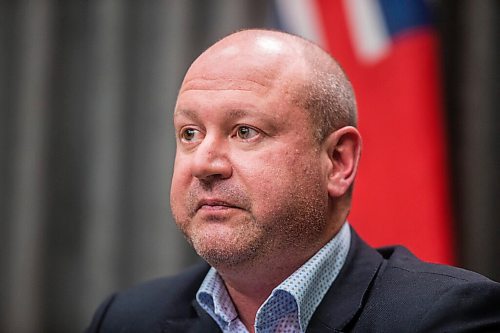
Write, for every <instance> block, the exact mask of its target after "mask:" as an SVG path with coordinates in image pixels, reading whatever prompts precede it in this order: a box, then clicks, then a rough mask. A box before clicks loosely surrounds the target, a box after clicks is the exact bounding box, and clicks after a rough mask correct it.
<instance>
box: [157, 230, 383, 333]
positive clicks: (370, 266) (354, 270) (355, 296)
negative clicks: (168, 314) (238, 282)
mask: <svg viewBox="0 0 500 333" xmlns="http://www.w3.org/2000/svg"><path fill="white" fill-rule="evenodd" d="M382 262H383V258H382V256H381V255H380V254H379V253H378V252H377V251H376V250H375V249H373V248H371V247H370V246H368V245H367V244H366V243H365V242H364V241H363V240H362V239H361V238H360V237H359V236H358V235H357V234H356V232H355V231H354V230H353V229H352V228H351V248H350V249H349V254H348V255H347V258H346V262H345V264H344V267H343V268H342V270H341V271H340V273H339V275H338V276H337V278H336V279H335V281H334V283H333V285H332V286H331V287H330V289H329V290H328V292H327V293H326V295H325V297H324V299H323V301H322V302H321V303H320V305H319V306H318V308H317V309H316V311H315V313H314V314H313V317H312V318H311V321H310V322H309V326H308V328H307V333H314V332H343V331H344V330H348V329H349V328H350V325H351V324H353V323H354V320H355V319H356V318H357V317H358V316H359V313H360V310H361V309H362V307H363V306H364V303H365V298H366V295H367V294H368V292H369V291H370V288H371V286H372V284H373V281H374V280H375V277H376V276H377V272H378V271H379V268H380V266H381V264H382ZM201 267H202V269H201V270H200V271H201V274H200V276H199V278H198V279H200V278H201V279H202V278H203V277H204V276H205V275H206V272H207V271H208V269H209V266H208V265H206V264H205V265H202V266H201ZM195 287H196V288H198V287H199V283H198V284H197V285H196V286H195ZM196 288H195V289H196ZM193 290H194V289H193ZM195 293H196V292H194V294H195ZM192 307H193V312H192V314H191V316H189V317H188V318H176V319H169V320H167V321H166V323H165V324H166V326H165V327H164V332H189V333H202V332H220V329H219V327H218V325H217V323H216V322H215V321H213V319H212V318H211V317H210V315H209V314H208V313H206V312H205V311H204V310H203V309H202V308H201V306H200V305H199V304H198V302H197V301H196V298H194V297H193V301H192Z"/></svg>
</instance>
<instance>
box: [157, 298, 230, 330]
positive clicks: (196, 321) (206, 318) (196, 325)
mask: <svg viewBox="0 0 500 333" xmlns="http://www.w3.org/2000/svg"><path fill="white" fill-rule="evenodd" d="M192 306H193V308H194V312H193V315H192V316H191V317H189V318H173V319H168V320H167V321H166V322H165V323H164V326H163V330H162V332H164V333H167V332H168V333H212V332H214V333H215V332H221V330H220V328H219V326H218V325H217V323H216V322H215V321H214V320H213V319H212V317H210V315H209V314H208V313H206V312H205V311H204V310H203V309H202V308H201V307H200V305H199V304H198V302H197V301H196V300H193V302H192Z"/></svg>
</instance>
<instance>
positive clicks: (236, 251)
mask: <svg viewBox="0 0 500 333" xmlns="http://www.w3.org/2000/svg"><path fill="white" fill-rule="evenodd" d="M233 53H234V50H233ZM237 53H238V52H237ZM212 58H215V60H213V59H212ZM269 58H271V59H272V55H271V56H270V55H269V54H265V55H263V57H262V59H259V54H257V55H255V56H253V57H252V56H250V57H249V56H242V55H238V54H237V55H234V54H230V55H229V56H227V55H226V57H225V56H224V53H223V55H222V56H218V57H210V56H209V57H208V60H202V61H198V63H195V65H193V66H192V68H191V69H190V71H189V72H188V74H187V75H186V78H185V80H184V83H183V85H182V87H181V90H180V93H179V96H178V100H177V105H176V109H175V113H174V125H175V130H176V136H177V153H176V158H175V166H174V174H173V179H172V188H171V207H172V212H173V214H174V218H175V220H176V223H177V224H178V226H179V227H180V229H181V230H182V231H183V233H184V234H185V235H186V237H187V238H188V240H189V241H190V242H191V243H192V245H193V246H194V248H195V249H196V251H197V252H198V254H200V255H201V256H202V257H204V258H205V259H206V260H207V261H208V262H209V263H210V264H212V265H214V266H216V267H217V266H221V265H226V266H234V265H238V264H240V263H243V262H251V261H252V260H256V259H257V258H261V259H265V258H269V256H270V255H274V256H276V255H279V254H283V255H286V254H290V253H295V252H297V251H298V250H302V249H304V248H306V247H308V246H311V244H314V243H315V242H318V241H319V238H321V237H320V236H319V235H321V234H322V233H324V230H325V227H326V223H327V222H326V220H327V206H328V192H327V189H326V175H325V171H324V170H325V168H324V165H325V163H324V161H323V160H324V159H323V157H322V154H321V150H320V147H319V145H318V144H317V143H316V142H315V141H314V139H313V137H312V135H311V133H312V131H311V127H310V122H309V120H308V118H307V115H306V113H305V112H304V111H303V110H301V109H300V108H299V107H297V106H294V105H292V103H290V101H289V100H290V96H289V93H288V92H287V91H289V90H290V89H291V86H290V84H291V82H293V80H298V78H297V77H296V75H295V76H294V75H291V74H290V73H284V70H285V69H286V67H284V66H283V64H282V63H281V62H282V61H281V60H279V57H276V59H277V60H271V64H270V65H269V66H268V67H264V69H263V67H262V64H263V63H264V62H265V61H268V62H269V61H270V60H269ZM214 61H215V62H214ZM235 63H237V64H238V65H234V64H235ZM285 63H286V62H285Z"/></svg>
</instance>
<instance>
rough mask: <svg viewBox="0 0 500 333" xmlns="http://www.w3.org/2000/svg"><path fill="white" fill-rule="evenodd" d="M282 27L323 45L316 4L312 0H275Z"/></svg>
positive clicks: (323, 39)
mask: <svg viewBox="0 0 500 333" xmlns="http://www.w3.org/2000/svg"><path fill="white" fill-rule="evenodd" d="M275 3H276V7H277V9H278V13H279V16H280V19H281V21H282V23H283V25H284V27H283V28H284V29H285V30H286V31H288V32H291V33H294V34H296V35H299V36H302V37H305V38H307V39H309V40H311V41H313V42H316V43H318V44H319V45H321V46H323V47H325V46H326V45H325V37H324V35H323V32H322V31H323V30H322V29H321V26H320V17H319V13H318V9H317V6H316V5H315V3H314V1H312V0H276V1H275Z"/></svg>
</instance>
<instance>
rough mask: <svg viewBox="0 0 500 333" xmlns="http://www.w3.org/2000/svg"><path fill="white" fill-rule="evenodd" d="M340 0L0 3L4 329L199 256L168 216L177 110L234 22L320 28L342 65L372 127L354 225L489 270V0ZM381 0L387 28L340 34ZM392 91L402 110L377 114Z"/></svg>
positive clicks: (496, 118)
mask: <svg viewBox="0 0 500 333" xmlns="http://www.w3.org/2000/svg"><path fill="white" fill-rule="evenodd" d="M346 3H347V1H341V0H331V1H328V0H325V1H321V0H317V1H303V0H282V1H271V0H269V1H267V0H205V1H197V0H164V1H159V0H148V1H118V0H102V1H97V0H89V1H76V0H69V1H68V0H66V1H62V0H61V1H56V0H38V1H35V0H34V1H9V0H3V1H1V2H0V244H1V247H0V249H1V251H0V269H1V271H0V272H1V273H0V332H79V331H82V330H83V329H84V328H85V327H86V325H87V324H88V323H89V321H90V319H91V316H92V313H93V311H94V310H95V308H96V307H97V305H98V304H99V303H100V301H102V300H103V299H104V297H105V296H106V295H108V294H109V293H111V292H113V291H116V290H119V289H123V288H126V287H128V286H131V285H132V284H135V283H138V282H140V281H143V280H146V279H150V278H153V277H157V276H163V275H169V274H174V273H176V272H178V271H180V270H181V269H182V268H184V267H186V266H187V265H190V264H192V263H194V262H196V261H197V260H198V259H197V257H196V255H195V254H194V253H193V252H192V250H191V249H190V248H189V247H188V245H187V244H186V243H185V241H184V239H183V237H182V236H181V234H180V232H178V231H177V229H176V228H175V226H174V223H173V221H172V218H171V215H170V209H169V187H170V177H171V173H172V165H173V159H174V154H175V138H174V132H173V129H172V121H171V113H172V110H173V107H174V104H175V98H176V94H177V90H178V87H179V85H180V83H181V80H182V77H183V74H184V72H185V71H186V69H187V68H188V66H189V64H190V63H191V62H192V61H193V60H194V59H195V58H196V56H197V55H199V53H200V52H202V51H203V50H204V49H206V48H207V47H208V46H209V45H211V44H212V43H213V42H215V41H216V40H218V39H219V38H221V37H223V36H224V35H226V34H228V33H230V32H233V31H235V30H238V29H241V28H252V27H273V28H276V27H279V28H280V29H286V30H288V31H292V32H295V33H297V34H301V35H304V36H306V37H308V38H311V39H317V41H318V43H321V44H322V45H323V46H324V47H325V48H326V49H327V50H329V51H331V52H332V53H333V54H334V55H335V56H336V57H337V58H338V59H339V60H340V61H341V63H342V65H344V68H345V69H346V72H347V73H348V74H349V75H350V76H351V79H352V81H353V85H354V87H355V90H356V93H357V95H358V98H359V114H360V128H361V131H362V133H366V136H365V155H366V158H365V156H363V159H362V165H363V163H364V164H365V165H366V166H362V169H361V170H360V172H361V175H360V178H362V179H360V180H359V189H358V188H357V189H356V191H355V197H356V195H357V196H358V197H359V199H356V200H357V201H355V204H354V209H353V213H352V217H351V219H350V220H351V223H352V224H353V225H354V226H355V227H356V228H357V230H359V231H360V233H361V235H362V237H364V238H366V239H367V240H368V241H369V242H370V243H371V244H373V245H381V244H382V243H386V242H398V243H404V244H406V245H407V246H409V247H410V248H411V249H412V250H414V251H415V252H416V253H417V254H418V255H420V256H422V257H423V258H425V259H427V260H431V261H436V262H444V263H453V264H455V265H458V266H461V267H465V268H468V269H472V270H475V271H478V272H480V273H482V274H485V275H487V276H488V277H490V278H492V279H496V280H500V262H499V260H498V258H500V241H499V236H500V228H499V226H498V225H499V223H500V210H499V207H500V200H499V198H500V186H499V184H500V179H499V178H500V112H499V110H498V107H497V104H498V102H497V99H498V95H499V94H498V93H499V92H500V90H499V85H500V62H499V61H498V59H500V52H499V51H500V50H499V49H500V43H499V42H500V40H499V37H500V2H498V1H495V0H481V1H473V0H468V1H467V0H464V1H453V0H440V1H431V2H425V3H424V2H422V1H410V0H405V1H399V0H397V1H396V0H393V1H392V5H394V4H395V3H400V4H401V3H402V4H404V6H403V8H399V9H398V10H399V11H398V10H396V11H394V10H393V11H392V12H391V10H392V9H391V8H392V7H391V0H380V1H375V0H364V1H361V0H353V1H351V4H350V5H346ZM352 4H354V5H352ZM423 5H427V6H428V7H426V10H427V12H426V13H424V14H423V12H422V10H423V9H422V8H423V7H422V6H423ZM301 6H302V7H301ZM304 6H305V7H304ZM349 6H351V7H349ZM377 6H379V7H377ZM347 7H349V8H347ZM375 7H376V8H378V12H379V14H380V13H382V14H384V15H383V17H385V19H386V21H385V22H386V23H387V22H388V23H387V25H384V27H386V29H382V30H383V31H385V34H382V35H383V36H385V37H384V38H385V39H384V38H381V37H380V36H379V37H377V36H375V35H369V36H368V37H366V36H365V37H364V39H363V38H361V40H367V41H368V44H366V45H371V46H367V47H365V46H364V45H365V44H359V40H360V39H359V38H358V39H357V41H356V42H353V41H352V40H351V41H350V42H349V40H350V39H349V38H351V37H352V38H353V40H354V39H356V38H357V37H356V36H358V37H359V36H360V35H363V33H362V30H363V28H359V29H357V28H355V25H353V22H354V21H355V19H354V18H353V17H358V16H357V15H358V14H359V15H361V16H360V17H361V18H362V19H361V20H359V22H361V23H363V22H372V21H373V20H372V21H370V20H371V19H369V18H370V17H372V16H370V14H369V13H367V11H368V9H370V10H371V9H374V8H375ZM396 7H401V6H396ZM376 8H375V9H376ZM390 9H391V10H390ZM396 9H397V8H396ZM410 9H411V10H415V11H416V12H415V13H417V14H416V15H415V16H411V15H410V16H411V17H414V18H415V19H413V20H411V19H410V20H409V21H406V22H407V24H406V23H405V24H406V25H405V24H403V23H404V22H403V21H404V20H403V19H405V18H407V17H409V18H411V17H410V16H408V15H409V14H408V13H409V12H410ZM346 17H347V18H346ZM363 18H365V19H363ZM372 18H373V17H372ZM391 18H392V19H391ZM344 21H345V22H344ZM339 22H340V23H342V22H344V24H343V25H342V24H340V23H339ZM346 22H347V23H346ZM373 22H375V21H373ZM377 22H379V24H378V27H379V28H380V27H381V25H380V21H377ZM401 22H403V23H401ZM408 22H409V23H408ZM375 26H377V24H376V22H375ZM335 29H339V30H335ZM349 29H352V30H349ZM356 29H357V30H356ZM364 29H365V31H373V30H374V29H368V30H367V29H366V27H365V28H364ZM348 30H349V31H348ZM375 30H376V29H375ZM382 30H381V31H382ZM349 36H350V37H349ZM355 37H356V38H355ZM413 37H415V38H414V39H413V40H412V38H413ZM415 41H417V42H415ZM372 42H373V43H372ZM414 42H415V43H416V44H412V43H414ZM342 43H347V44H345V45H348V47H342V45H344V44H342ZM356 43H358V44H356ZM356 45H357V46H356ZM422 45H426V46H425V47H424V46H422ZM420 47H424V49H422V51H420ZM391 52H392V53H391ZM422 54H425V56H424V57H423V59H424V60H418V59H417V58H418V57H417V58H415V59H417V60H415V62H413V63H414V64H416V65H415V66H417V67H415V68H413V67H412V66H411V65H409V64H408V63H406V62H405V61H406V60H407V59H410V58H411V59H413V56H418V55H422ZM396 58H397V59H399V60H396ZM401 59H403V60H401ZM393 60H395V61H396V62H395V63H396V64H397V65H396V68H397V70H396V72H395V73H391V74H387V73H388V72H387V71H389V70H390V69H389V66H391V65H390V64H392V63H393V62H392V61H393ZM412 61H413V60H412ZM419 61H423V65H422V63H421V62H419ZM418 64H420V65H418ZM376 66H382V67H376ZM418 66H420V67H418ZM368 72H371V73H374V75H379V76H375V77H374V78H372V79H370V78H368V74H367V73H368ZM377 73H378V74H377ZM419 73H427V74H422V76H420V74H419ZM396 74H397V75H399V76H397V75H396ZM389 76H390V77H391V78H392V79H393V80H395V81H394V82H396V83H395V84H396V86H390V85H389V83H387V82H389V81H387V80H388V78H387V77H389ZM407 79H409V81H405V80H407ZM370 80H371V81H370ZM400 82H407V83H405V84H400ZM378 86H380V87H382V88H383V89H381V88H380V87H379V88H377V87H378ZM405 86H407V87H409V88H410V89H409V91H420V93H419V94H418V95H416V97H413V98H412V97H410V96H409V95H408V96H407V92H405V91H403V88H400V87H405ZM417 86H418V87H424V88H417ZM384 87H385V88H384ZM377 89H378V90H384V91H389V92H391V94H390V95H389V97H374V96H372V95H375V94H374V91H377ZM424 90H425V91H426V92H422V91H424ZM402 96H403V97H404V98H403V97H402ZM377 98H378V99H377ZM427 99H428V100H429V101H430V102H428V104H425V103H424V104H423V106H419V105H420V104H419V103H420V102H421V101H423V100H427ZM377 100H381V101H382V102H383V103H376V102H371V101H377ZM399 102H402V103H407V104H408V105H409V106H408V107H407V108H405V107H401V106H397V105H396V104H397V103H399ZM376 104H377V105H376ZM380 104H382V105H380ZM390 106H391V107H393V108H396V110H400V111H401V112H399V116H401V117H402V118H397V119H396V118H395V117H396V116H392V115H391V116H390V117H389V116H387V118H390V119H387V121H381V119H382V120H383V119H385V118H384V116H382V117H381V115H383V114H384V109H385V108H387V109H389V108H390ZM417 106H418V107H417ZM373 110H376V113H375V112H373ZM402 110H405V111H404V112H403V111H402ZM415 110H416V111H419V110H421V111H422V113H421V112H416V113H415ZM370 112H371V113H370ZM388 112H389V111H388ZM411 112H414V114H413V115H412V114H411ZM374 114H375V115H376V116H377V117H375V118H374ZM415 115H416V116H415ZM420 115H425V116H420ZM399 116H398V117H399ZM371 119H374V120H373V121H372V120H371ZM391 121H392V122H394V124H396V125H391V126H392V127H391V128H386V129H384V128H381V127H380V126H382V125H385V124H391V123H390V122H391ZM417 123H418V126H417V125H416V127H414V128H415V129H414V130H411V129H410V127H411V126H409V125H412V124H417ZM373 124H376V125H377V127H376V128H370V126H372V125H373ZM419 126H420V127H419ZM396 127H397V128H399V129H400V131H399V132H400V133H399V134H397V133H398V132H397V131H396V134H394V131H392V130H394V128H396ZM412 128H413V127H412ZM401 129H403V130H401ZM389 130H391V132H389ZM363 131H364V132H363ZM412 131H413V132H414V134H415V136H414V137H410V138H409V140H410V141H408V142H409V143H406V141H405V140H406V139H405V136H406V134H408V133H413V132H412ZM371 133H374V134H373V135H372V134H371ZM377 133H378V135H376V134H377ZM384 133H385V134H384ZM387 133H389V134H391V133H392V135H393V136H392V137H391V136H389V137H387ZM378 137H380V138H383V141H381V142H378V141H377V138H378ZM412 144H413V146H412ZM398 145H400V146H401V145H402V148H404V149H400V150H398V149H394V151H392V150H391V147H398ZM371 147H373V148H371ZM377 147H378V148H377ZM381 147H383V148H384V150H380V149H381ZM377 149H379V150H377ZM370 151H371V152H372V153H370ZM384 151H385V152H387V151H389V152H391V153H387V154H386V155H384ZM373 152H376V154H375V153H373ZM408 152H409V153H410V154H408ZM427 152H430V153H429V154H427ZM399 153H401V154H399ZM395 154H396V155H397V156H396V155H395ZM398 154H399V155H398ZM405 154H406V155H405ZM370 155H371V157H370ZM404 156H407V157H408V158H410V159H411V158H414V157H415V156H418V159H416V160H415V161H413V160H410V161H408V160H407V159H405V158H404ZM424 160H425V161H429V162H425V163H424V162H422V161H424ZM405 161H406V162H405ZM379 163H380V164H379ZM382 163H387V165H385V164H382ZM394 170H403V172H402V173H401V175H399V176H398V177H399V178H398V177H396V176H394V175H395V174H397V172H395V171H394ZM426 170H430V171H426ZM433 170H434V171H433ZM373 175H378V176H377V177H376V178H383V179H384V181H383V182H381V183H370V179H372V178H374V177H373ZM418 177H422V180H419V178H418ZM408 179H413V183H412V184H413V185H411V184H410V185H408V186H409V187H406V183H405V182H406V180H408ZM428 180H430V181H429V182H427V181H428ZM391 183H393V184H395V185H397V186H395V188H396V190H393V189H391V185H390V184H391ZM362 184H365V185H362ZM415 184H417V185H418V186H416V187H415ZM412 186H413V187H412ZM370 191H372V192H370ZM385 193H388V196H389V197H388V198H386V197H385V196H384V195H385ZM384 198H385V199H384ZM379 199H380V200H379ZM377 200H378V201H377ZM400 200H401V201H400ZM405 200H406V201H405ZM407 202H410V203H409V204H407ZM364 207H365V208H364ZM401 208H404V209H401ZM398 209H399V211H400V213H397V211H398ZM379 215H380V216H379ZM414 217H418V220H415V222H413V220H412V218H414ZM384 223H387V224H384ZM391 223H392V224H391ZM400 226H403V227H400ZM399 228H402V229H399ZM408 234H410V235H408ZM385 235H387V238H384V236H385ZM419 235H420V236H419ZM413 236H415V237H414V238H411V237H413ZM418 237H420V238H418ZM433 249H435V250H433ZM431 250H432V251H431Z"/></svg>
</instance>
